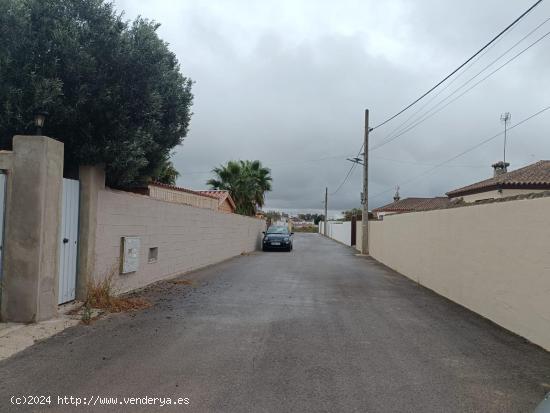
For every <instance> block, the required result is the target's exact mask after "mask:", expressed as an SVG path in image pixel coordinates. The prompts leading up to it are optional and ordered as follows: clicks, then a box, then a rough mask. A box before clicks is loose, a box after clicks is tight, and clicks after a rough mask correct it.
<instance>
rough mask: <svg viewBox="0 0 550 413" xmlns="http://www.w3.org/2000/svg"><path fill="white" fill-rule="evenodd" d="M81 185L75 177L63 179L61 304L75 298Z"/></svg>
mask: <svg viewBox="0 0 550 413" xmlns="http://www.w3.org/2000/svg"><path fill="white" fill-rule="evenodd" d="M79 193H80V185H79V182H78V181H75V180H74V179H65V178H64V179H63V201H62V212H61V234H60V235H61V240H60V242H61V244H60V248H59V250H60V257H59V298H58V300H57V302H58V303H59V304H63V303H66V302H68V301H72V300H74V299H75V290H76V259H77V255H78V205H79V199H80V197H79Z"/></svg>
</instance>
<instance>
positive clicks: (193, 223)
mask: <svg viewBox="0 0 550 413" xmlns="http://www.w3.org/2000/svg"><path fill="white" fill-rule="evenodd" d="M80 176H81V191H82V192H81V215H80V221H81V222H83V221H86V222H88V229H86V228H83V226H82V225H81V232H80V247H81V251H82V253H81V255H80V256H79V273H78V281H77V291H78V295H79V296H80V297H81V298H82V296H83V295H84V294H85V290H86V288H85V287H86V284H87V282H88V280H90V279H93V280H95V281H98V280H102V279H104V278H105V277H107V276H108V275H109V274H110V273H112V274H113V281H114V284H115V288H116V289H117V291H118V292H120V293H122V292H126V291H130V290H133V289H136V288H140V287H143V286H145V285H147V284H150V283H153V282H155V281H158V280H161V279H166V278H170V277H175V276H177V275H180V274H183V273H185V272H188V271H191V270H195V269H197V268H201V267H204V266H207V265H210V264H214V263H217V262H220V261H223V260H225V259H228V258H231V257H234V256H237V255H239V254H241V253H243V252H250V251H254V250H256V249H258V248H259V247H260V245H261V237H262V231H264V230H265V221H264V220H262V219H258V218H250V217H245V216H242V215H237V214H227V213H224V212H218V211H213V210H210V209H206V208H197V207H192V206H188V205H182V204H179V203H175V202H167V201H162V200H159V199H155V198H152V197H149V196H147V195H140V194H135V193H131V192H124V191H117V190H112V189H109V188H106V187H105V186H104V174H103V171H102V170H101V169H100V168H98V167H81V171H80ZM84 195H85V196H84ZM94 224H95V225H94ZM123 237H138V238H139V240H140V249H139V268H138V270H137V271H135V272H131V273H128V274H121V271H120V262H121V249H122V248H121V242H122V238H123ZM150 248H158V257H157V259H156V261H154V262H149V249H150ZM86 256H88V257H90V256H91V257H94V259H93V260H86V259H84V258H85V257H86Z"/></svg>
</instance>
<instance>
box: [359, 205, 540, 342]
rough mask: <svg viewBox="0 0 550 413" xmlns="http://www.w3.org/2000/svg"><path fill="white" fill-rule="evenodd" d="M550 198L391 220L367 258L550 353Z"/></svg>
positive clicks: (372, 238)
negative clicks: (369, 257) (371, 258)
mask: <svg viewBox="0 0 550 413" xmlns="http://www.w3.org/2000/svg"><path fill="white" fill-rule="evenodd" d="M549 211H550V197H543V198H535V199H523V200H515V201H507V202H499V203H490V204H483V205H475V206H466V207H461V208H452V209H443V210H434V211H426V212H415V213H408V214H396V215H387V216H385V217H384V220H383V221H373V222H369V243H370V255H371V256H372V257H373V258H375V259H376V260H378V261H380V262H382V263H383V264H385V265H387V266H388V267H390V268H393V269H394V270H396V271H398V272H400V273H401V274H403V275H405V276H406V277H409V278H411V279H412V280H414V281H416V282H418V283H420V284H422V285H424V286H426V287H428V288H430V289H432V290H434V291H435V292H437V293H439V294H441V295H443V296H444V297H447V298H449V299H451V300H452V301H455V302H457V303H459V304H461V305H463V306H464V307H466V308H469V309H470V310H472V311H475V312H477V313H479V314H481V315H482V316H484V317H487V318H488V319H490V320H492V321H494V322H495V323H497V324H499V325H501V326H503V327H504V328H506V329H508V330H510V331H513V332H514V333H516V334H519V335H521V336H523V337H525V338H527V339H529V340H531V341H532V342H534V343H536V344H538V345H540V346H541V347H544V348H545V349H547V350H550V304H549V303H550V247H549V246H550V215H549Z"/></svg>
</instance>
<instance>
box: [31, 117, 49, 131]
mask: <svg viewBox="0 0 550 413" xmlns="http://www.w3.org/2000/svg"><path fill="white" fill-rule="evenodd" d="M48 115H49V113H48V112H45V111H40V112H36V113H35V114H34V126H36V135H42V128H43V127H44V122H46V117H47V116H48Z"/></svg>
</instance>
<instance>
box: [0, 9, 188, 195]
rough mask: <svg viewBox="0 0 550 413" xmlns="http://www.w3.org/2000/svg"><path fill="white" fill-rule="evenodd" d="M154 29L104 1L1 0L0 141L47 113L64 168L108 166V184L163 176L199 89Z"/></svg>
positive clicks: (25, 130) (30, 126) (184, 131)
mask: <svg viewBox="0 0 550 413" xmlns="http://www.w3.org/2000/svg"><path fill="white" fill-rule="evenodd" d="M158 27H159V24H157V23H155V22H152V21H148V20H146V19H142V18H137V19H136V20H135V21H133V22H127V21H124V20H123V18H122V15H121V14H117V12H116V11H115V10H114V8H113V5H112V4H110V3H106V2H105V1H103V0H2V1H0V39H2V41H1V42H0V79H1V82H0V146H1V147H2V148H3V149H9V148H10V146H11V138H12V136H13V135H15V134H25V133H33V132H34V126H33V115H34V113H35V112H36V111H39V110H40V111H41V110H45V111H48V112H49V114H50V115H49V117H48V119H47V120H46V124H45V127H44V134H46V135H48V136H51V137H53V138H55V139H58V140H60V141H62V142H64V144H65V163H66V165H65V166H66V170H71V169H72V170H75V168H76V167H77V166H78V165H79V164H97V163H104V164H105V166H106V172H107V182H108V184H110V185H112V186H127V185H132V184H135V183H141V182H144V181H147V180H148V178H150V177H153V178H159V177H161V174H162V172H163V171H164V170H165V169H166V168H167V167H168V166H169V165H168V166H167V163H168V162H169V157H170V153H171V150H172V149H173V148H174V147H175V146H177V145H179V144H181V143H182V141H183V138H184V137H185V136H186V134H187V129H188V126H189V122H190V118H191V112H190V107H191V105H192V100H193V95H192V93H191V86H192V82H191V80H190V79H188V78H186V77H184V76H183V75H182V74H181V72H180V67H179V64H178V61H177V59H176V57H175V55H174V54H173V53H172V52H171V51H170V50H169V49H168V45H167V43H165V42H164V41H162V40H161V39H160V38H159V36H158V34H157V29H158Z"/></svg>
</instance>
